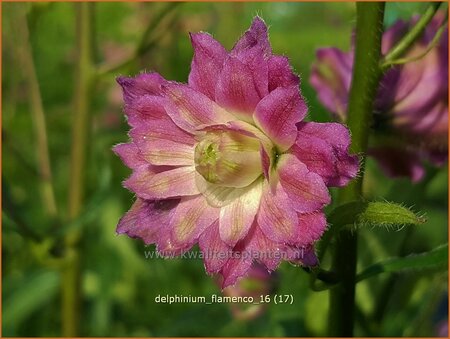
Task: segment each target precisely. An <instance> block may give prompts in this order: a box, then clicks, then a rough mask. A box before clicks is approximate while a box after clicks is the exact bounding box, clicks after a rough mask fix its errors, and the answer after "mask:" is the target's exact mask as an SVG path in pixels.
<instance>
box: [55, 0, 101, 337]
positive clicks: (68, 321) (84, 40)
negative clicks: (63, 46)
mask: <svg viewBox="0 0 450 339" xmlns="http://www.w3.org/2000/svg"><path fill="white" fill-rule="evenodd" d="M75 6H76V25H77V27H76V28H77V34H76V36H77V51H78V58H77V60H78V65H77V67H76V86H75V94H74V95H75V98H74V104H75V107H74V108H75V112H74V121H73V125H72V149H71V160H70V165H71V166H70V169H71V172H70V182H69V197H68V203H69V205H68V217H69V221H71V220H74V219H75V218H76V217H77V216H78V215H79V214H80V212H81V207H82V204H83V195H84V187H85V185H84V183H85V168H86V153H87V152H86V147H87V141H88V131H89V126H90V122H89V120H90V119H89V118H90V117H89V109H90V107H89V106H90V101H91V89H92V81H93V75H94V65H93V53H92V38H93V36H92V29H93V25H92V17H93V6H94V4H93V3H86V2H83V3H77V4H75ZM80 237H81V234H80V233H79V232H78V231H76V232H72V233H69V234H68V235H67V236H66V238H65V245H66V259H67V264H66V265H65V267H64V270H63V284H62V334H63V336H65V337H76V336H78V335H79V333H78V327H79V326H78V325H79V314H80V311H79V303H80V299H81V298H80V277H81V273H80V256H79V253H78V250H77V247H78V242H79V240H80Z"/></svg>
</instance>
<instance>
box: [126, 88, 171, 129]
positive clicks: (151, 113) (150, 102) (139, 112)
mask: <svg viewBox="0 0 450 339" xmlns="http://www.w3.org/2000/svg"><path fill="white" fill-rule="evenodd" d="M166 100H167V99H165V98H163V97H159V96H154V95H143V96H140V97H138V98H136V99H135V100H133V102H132V103H130V104H129V105H127V104H126V105H125V107H124V110H125V115H126V117H127V121H128V124H129V125H130V126H133V127H138V126H142V125H145V124H148V125H151V124H153V123H154V121H155V120H157V121H161V120H168V121H170V118H169V116H168V115H167V113H166V110H165V108H164V103H165V101H166Z"/></svg>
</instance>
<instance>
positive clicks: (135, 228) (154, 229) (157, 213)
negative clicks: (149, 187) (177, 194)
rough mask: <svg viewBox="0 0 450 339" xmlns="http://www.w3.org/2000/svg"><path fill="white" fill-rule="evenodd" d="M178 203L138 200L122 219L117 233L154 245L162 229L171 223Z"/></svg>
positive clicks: (174, 200)
mask: <svg viewBox="0 0 450 339" xmlns="http://www.w3.org/2000/svg"><path fill="white" fill-rule="evenodd" d="M178 203H179V199H172V200H160V201H145V200H142V199H139V198H138V199H137V200H136V201H135V203H134V204H133V206H132V207H131V208H130V210H129V211H128V212H127V213H126V214H125V215H124V216H123V217H122V218H121V219H120V221H119V224H118V225H117V233H118V234H127V235H128V236H130V237H132V238H140V239H142V240H143V241H144V242H145V243H146V244H152V243H154V242H156V241H157V239H158V237H159V233H160V229H161V227H163V226H164V225H167V224H168V223H169V221H170V218H171V216H172V214H173V213H174V211H175V208H176V206H177V205H178Z"/></svg>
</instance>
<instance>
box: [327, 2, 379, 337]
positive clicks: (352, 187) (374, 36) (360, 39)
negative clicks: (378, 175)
mask: <svg viewBox="0 0 450 339" xmlns="http://www.w3.org/2000/svg"><path fill="white" fill-rule="evenodd" d="M356 15H357V19H356V43H355V63H354V69H353V75H352V86H351V89H350V97H349V105H348V120H347V124H348V127H349V129H350V131H351V133H352V144H351V148H350V150H351V152H352V153H358V154H361V167H360V175H359V176H358V178H356V179H355V180H354V181H352V182H351V183H350V184H349V185H348V186H347V187H345V188H343V189H342V190H341V192H340V196H339V203H340V204H343V203H346V202H350V201H355V200H356V201H358V200H362V184H363V179H364V166H365V152H366V150H367V145H368V140H369V130H370V126H371V122H372V111H373V109H372V108H373V103H374V99H375V95H376V93H377V89H378V84H379V81H380V78H381V75H382V72H381V69H380V67H379V61H380V56H381V36H382V32H383V16H384V3H357V5H356ZM333 252H334V253H333V255H332V257H333V271H334V272H336V274H337V277H338V279H339V280H340V282H341V283H340V284H338V285H337V286H336V287H335V288H333V289H331V290H330V311H329V322H328V323H329V329H328V332H329V333H328V334H329V335H330V336H333V337H343V336H352V335H353V327H354V305H355V273H356V262H357V260H356V257H357V234H356V232H352V231H350V230H342V231H341V232H340V233H339V235H338V236H337V238H336V243H335V247H334V249H333Z"/></svg>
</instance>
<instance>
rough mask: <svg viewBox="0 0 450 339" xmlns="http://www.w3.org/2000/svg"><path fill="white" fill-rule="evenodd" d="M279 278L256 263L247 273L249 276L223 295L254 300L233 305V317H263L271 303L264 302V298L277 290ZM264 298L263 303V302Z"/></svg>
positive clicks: (240, 318) (228, 288) (241, 318)
mask: <svg viewBox="0 0 450 339" xmlns="http://www.w3.org/2000/svg"><path fill="white" fill-rule="evenodd" d="M276 282H277V276H276V274H275V273H270V272H268V271H267V269H266V268H265V267H264V266H262V265H260V264H257V263H254V264H253V265H252V266H251V268H250V269H249V270H248V272H247V276H246V277H245V278H243V279H241V280H239V281H238V282H237V283H236V285H234V286H228V287H227V288H225V289H224V290H223V291H222V293H223V295H224V296H227V297H237V298H239V297H246V298H247V299H246V300H247V301H248V300H249V298H252V299H253V303H245V302H244V303H231V304H230V309H231V313H232V315H233V317H234V318H235V319H238V320H253V319H255V318H257V317H259V316H261V315H262V314H263V313H264V311H265V310H266V308H267V306H268V305H269V303H267V302H264V296H266V295H271V294H272V293H273V290H274V289H275V285H276ZM261 298H263V302H262V301H261Z"/></svg>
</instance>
